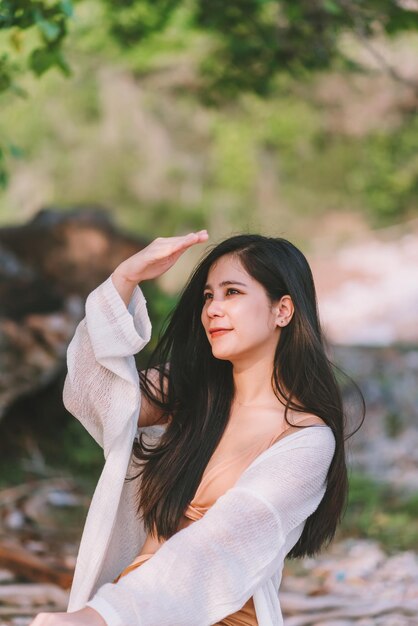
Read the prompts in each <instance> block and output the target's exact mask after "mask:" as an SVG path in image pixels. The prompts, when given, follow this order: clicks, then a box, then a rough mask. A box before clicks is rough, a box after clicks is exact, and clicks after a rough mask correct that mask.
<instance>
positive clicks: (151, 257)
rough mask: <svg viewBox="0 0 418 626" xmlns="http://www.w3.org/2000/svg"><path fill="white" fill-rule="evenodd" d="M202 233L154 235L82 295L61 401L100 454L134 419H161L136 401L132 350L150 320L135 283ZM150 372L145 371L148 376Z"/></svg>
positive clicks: (130, 432)
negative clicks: (82, 306)
mask: <svg viewBox="0 0 418 626" xmlns="http://www.w3.org/2000/svg"><path fill="white" fill-rule="evenodd" d="M207 237H208V235H207V233H206V231H200V232H199V233H190V234H189V235H185V236H183V237H165V238H164V237H159V238H157V239H155V240H154V241H153V242H151V244H149V246H147V247H146V248H144V249H143V250H141V251H140V252H138V253H136V254H134V255H133V256H131V257H129V258H128V259H126V260H125V261H123V262H122V263H121V264H120V265H119V266H118V267H117V268H116V270H115V271H114V272H113V274H112V276H110V277H109V278H108V279H107V280H106V281H104V283H102V284H101V285H99V287H97V288H96V289H95V290H94V291H92V292H91V293H90V295H89V296H88V298H87V301H86V315H85V318H84V319H83V320H82V321H81V322H80V324H79V325H78V327H77V329H76V332H75V335H74V337H73V339H72V341H71V343H70V345H69V347H68V351H67V364H68V374H67V377H66V380H65V383H64V391H63V400H64V405H65V406H66V408H67V409H68V410H69V411H70V412H71V413H72V414H73V415H74V416H75V417H77V419H79V420H80V422H81V423H82V424H83V425H84V427H85V428H86V429H87V431H88V432H89V433H90V434H91V435H92V437H93V438H94V439H95V440H96V441H97V443H98V444H99V445H100V446H101V447H102V448H103V449H104V453H105V457H107V454H108V452H109V450H110V448H111V447H112V445H113V443H114V442H115V441H116V440H117V439H118V437H119V436H120V435H121V433H122V432H124V436H129V437H131V436H134V434H135V432H136V427H137V425H138V419H139V422H140V425H141V426H145V425H151V424H154V423H156V422H158V421H159V419H160V418H161V414H159V413H158V409H157V407H155V405H154V404H153V403H151V402H150V401H148V400H147V399H145V398H144V400H143V403H141V394H140V387H139V377H138V372H137V369H136V364H135V359H134V355H135V354H136V353H137V352H139V351H140V350H141V349H142V348H143V347H144V346H145V345H146V344H147V343H148V341H149V340H150V337H151V323H150V320H149V317H148V313H147V309H146V300H145V298H144V296H143V293H142V291H141V289H140V288H139V287H138V283H140V282H141V281H142V280H149V279H152V278H156V277H157V276H160V275H161V274H163V273H164V272H165V271H167V270H168V269H169V268H170V267H171V266H172V265H173V264H174V263H175V262H176V260H177V259H178V258H179V256H180V255H181V254H182V253H183V252H184V251H185V250H187V249H188V248H189V247H191V246H192V245H194V244H196V243H201V242H203V241H205V240H206V239H207ZM153 376H155V372H154V373H153V371H152V370H151V371H150V377H151V381H152V379H153ZM144 396H145V394H144ZM160 423H161V422H160Z"/></svg>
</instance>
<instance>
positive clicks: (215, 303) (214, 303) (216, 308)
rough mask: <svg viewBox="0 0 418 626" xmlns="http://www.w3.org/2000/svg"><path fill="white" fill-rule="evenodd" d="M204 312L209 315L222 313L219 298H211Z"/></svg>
mask: <svg viewBox="0 0 418 626" xmlns="http://www.w3.org/2000/svg"><path fill="white" fill-rule="evenodd" d="M206 312H207V314H208V315H209V317H213V316H214V315H223V303H222V302H221V301H219V300H215V298H212V300H211V301H210V302H209V304H208V306H207V308H206Z"/></svg>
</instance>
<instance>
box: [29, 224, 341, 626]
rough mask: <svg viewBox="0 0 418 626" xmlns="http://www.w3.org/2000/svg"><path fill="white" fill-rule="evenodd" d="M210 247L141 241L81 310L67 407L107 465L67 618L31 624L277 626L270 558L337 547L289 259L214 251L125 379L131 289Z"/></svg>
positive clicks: (316, 399)
mask: <svg viewBox="0 0 418 626" xmlns="http://www.w3.org/2000/svg"><path fill="white" fill-rule="evenodd" d="M207 238H208V235H207V232H206V231H199V232H197V233H190V234H189V235H186V236H184V237H168V238H158V239H156V240H154V241H153V242H152V243H151V244H150V245H149V246H148V247H146V248H145V249H144V250H142V251H140V252H138V253H137V254H135V255H133V256H132V257H130V258H129V259H127V260H126V261H124V262H123V263H121V264H120V265H119V266H118V268H116V270H115V271H114V272H113V274H112V276H111V277H109V278H108V279H107V280H106V281H105V282H104V283H103V284H102V285H100V286H99V287H98V288H97V289H96V290H95V291H93V292H92V293H91V294H90V296H89V297H88V299H87V302H86V317H85V318H84V320H82V322H80V325H79V327H78V328H77V330H76V333H75V336H74V338H73V340H72V342H71V344H70V346H69V349H68V376H67V379H66V382H65V387H64V401H65V404H66V406H67V408H68V409H69V410H70V411H71V412H72V413H73V414H74V415H75V416H76V417H77V418H78V419H80V421H81V422H82V423H83V424H84V425H85V427H86V428H87V429H88V431H89V432H90V433H91V435H92V436H93V437H94V438H95V439H96V441H97V442H98V443H100V445H101V446H102V447H103V450H104V454H105V458H106V463H105V466H104V469H103V473H102V476H101V477H100V480H99V483H98V486H97V488H96V491H95V494H94V497H93V500H92V504H91V507H90V510H89V514H88V517H87V521H86V526H85V529H84V532H83V538H82V542H81V546H80V552H79V556H78V560H77V567H76V572H75V577H74V582H73V586H72V590H71V597H70V603H69V611H71V612H70V613H57V614H45V613H43V614H40V615H38V616H37V618H36V619H35V620H34V622H33V626H40V625H41V624H42V625H45V624H48V625H49V624H52V625H53V626H59V625H61V624H74V625H78V624H80V625H81V624H89V625H95V624H97V625H98V626H104V625H107V626H119V625H120V626H122V625H123V626H128V625H129V626H131V625H138V626H154V625H155V626H157V625H158V626H170V625H171V626H188V625H190V626H203V625H205V626H208V625H209V624H218V626H256V625H257V624H258V625H259V626H274V625H280V624H282V623H283V622H282V617H281V611H280V604H279V599H278V593H277V592H278V588H279V585H280V580H281V574H282V569H283V562H284V558H285V557H286V556H289V557H301V556H307V555H314V554H315V553H317V552H318V551H319V549H320V548H321V547H322V546H324V545H326V544H327V543H329V542H330V541H331V539H332V538H333V536H334V534H335V530H336V527H337V525H338V522H339V520H340V518H341V515H342V511H343V508H344V504H345V502H346V496H347V471H346V464H345V454H344V414H343V408H342V402H341V397H340V392H339V389H338V386H337V384H336V380H335V377H334V374H333V371H332V367H331V364H330V363H329V361H328V359H327V357H326V355H325V351H324V346H323V341H322V337H321V330H320V326H319V321H318V314H317V307H316V296H315V288H314V283H313V279H312V274H311V271H310V268H309V265H308V263H307V261H306V259H305V257H304V256H303V254H302V253H301V252H300V251H299V250H298V249H297V248H295V246H293V245H292V244H291V243H289V242H288V241H286V240H284V239H275V238H269V237H263V236H261V235H238V236H234V237H231V238H229V239H227V240H225V241H223V242H221V243H220V244H219V245H217V246H215V247H214V248H213V249H212V250H210V251H209V253H208V254H207V255H206V256H205V257H204V258H203V260H202V261H201V262H200V263H199V265H198V266H197V268H196V269H195V271H194V272H193V274H192V276H191V278H190V280H189V282H188V284H187V285H186V287H185V289H184V290H183V292H182V295H181V297H180V300H179V303H178V305H177V306H176V308H175V310H174V311H173V313H172V315H171V317H170V320H169V323H168V326H167V328H166V329H165V331H164V333H163V334H162V336H161V338H160V340H159V342H158V345H157V348H156V350H155V351H154V353H153V355H152V356H151V360H150V361H151V363H152V364H153V367H151V366H150V367H148V368H147V369H146V370H145V371H143V372H140V373H139V377H138V373H137V371H136V367H135V361H134V357H133V355H134V354H135V353H137V352H138V351H139V350H141V349H142V347H143V346H144V345H145V344H146V343H147V342H148V341H149V339H150V336H151V325H150V322H149V318H148V315H147V312H146V306H145V305H146V302H145V299H144V297H143V295H142V292H141V291H140V289H139V287H138V283H141V282H142V281H144V280H149V279H152V278H156V277H158V276H160V275H161V274H163V273H164V272H165V271H167V270H168V269H169V268H170V267H171V266H172V265H173V264H174V263H175V262H176V260H177V259H178V258H179V256H180V255H181V254H182V253H183V252H184V251H185V250H186V249H188V248H189V247H191V246H192V245H195V244H198V243H202V242H204V241H206V240H207ZM141 396H142V402H141ZM138 412H139V419H138ZM155 425H159V427H160V429H161V428H162V429H163V432H162V434H161V432H160V433H159V434H157V435H155V436H154V438H152V437H150V433H149V431H152V430H153V427H155ZM138 427H139V429H140V436H139V438H138V439H137V440H136V441H135V442H134V438H135V435H136V434H137V428H138ZM150 427H151V428H150ZM147 431H148V436H149V437H150V440H149V442H148V444H147V443H146V442H145V440H144V435H145V434H146V432H147ZM154 431H155V428H154ZM133 442H134V443H133ZM132 444H133V445H132ZM132 451H133V454H132ZM135 470H136V472H135ZM135 495H136V496H137V499H136V498H135Z"/></svg>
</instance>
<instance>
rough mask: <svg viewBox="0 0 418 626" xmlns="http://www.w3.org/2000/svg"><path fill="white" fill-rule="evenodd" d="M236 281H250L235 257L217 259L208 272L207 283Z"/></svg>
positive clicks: (228, 256)
mask: <svg viewBox="0 0 418 626" xmlns="http://www.w3.org/2000/svg"><path fill="white" fill-rule="evenodd" d="M234 279H236V280H238V281H243V280H244V279H246V280H250V279H251V276H250V275H249V274H248V272H247V270H246V269H245V268H244V266H243V265H242V263H241V261H240V259H239V258H238V257H237V256H236V255H230V254H228V255H225V256H222V257H221V258H220V259H217V261H215V263H213V264H212V265H211V267H210V268H209V272H208V282H211V280H215V281H218V280H219V281H220V280H228V281H232V280H234Z"/></svg>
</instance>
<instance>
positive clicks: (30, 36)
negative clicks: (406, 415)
mask: <svg viewBox="0 0 418 626" xmlns="http://www.w3.org/2000/svg"><path fill="white" fill-rule="evenodd" d="M88 1H89V0H0V94H1V93H2V95H6V94H8V95H13V94H14V95H17V96H24V95H25V92H24V90H23V89H22V87H21V86H20V85H19V77H20V76H22V75H24V74H25V73H31V74H33V75H35V76H37V77H39V76H42V74H44V73H45V72H46V71H48V70H49V69H50V68H53V67H55V68H58V69H59V70H60V71H61V72H63V73H64V74H65V75H69V74H70V73H71V68H70V63H69V62H68V60H67V58H66V47H65V43H66V39H67V37H68V31H69V27H70V25H71V22H72V20H73V19H74V17H77V9H78V7H79V6H80V5H83V4H85V3H86V2H88ZM97 2H99V3H101V6H102V7H103V9H104V19H105V21H106V24H105V26H106V28H107V30H108V32H109V34H110V35H111V37H112V38H113V39H114V40H115V41H116V42H117V43H118V44H119V45H120V46H121V47H123V49H125V50H126V49H134V50H135V49H136V48H138V50H140V49H141V46H142V45H143V44H144V42H145V41H146V40H147V39H148V38H151V37H153V36H155V35H156V34H162V35H164V33H165V32H166V29H168V28H169V27H170V24H172V22H173V20H175V19H176V16H177V15H178V14H179V12H182V15H183V22H182V23H183V25H184V37H185V39H187V37H188V34H190V33H199V34H202V35H204V36H205V37H206V41H207V46H206V48H205V54H204V55H202V58H201V59H199V62H200V66H199V67H200V70H199V81H198V82H199V93H200V94H201V96H202V97H204V98H205V100H206V101H207V102H208V103H214V102H219V101H229V100H231V99H232V98H235V97H236V96H237V95H238V94H240V93H242V92H245V91H249V92H255V93H257V94H259V95H268V94H269V93H270V92H271V90H272V88H273V86H274V84H275V78H276V77H277V75H278V74H280V73H285V74H287V75H289V74H290V75H293V76H298V77H303V76H307V75H309V74H310V73H312V72H314V71H320V70H325V69H327V68H329V67H330V66H331V65H333V64H334V65H335V64H336V63H338V64H340V67H347V68H353V67H354V64H353V61H352V60H350V59H348V58H346V57H345V56H344V54H343V52H342V50H341V47H340V45H339V44H340V40H341V35H342V34H345V33H351V34H353V35H354V36H355V37H357V38H358V39H359V40H362V41H363V42H365V41H368V40H369V39H371V38H372V37H373V36H374V35H375V34H376V33H379V34H381V33H386V34H387V35H389V36H391V35H394V34H396V33H398V32H401V31H408V30H416V29H417V28H418V10H414V5H413V3H411V2H402V1H401V0H398V1H396V0H368V1H367V2H365V1H364V0H228V2H225V1H224V0H222V1H221V0H211V1H210V2H208V1H207V0H97ZM184 16H186V17H185V18H184ZM186 45H187V42H186ZM8 152H9V153H12V154H15V155H16V154H17V149H16V148H15V147H14V146H12V145H9V146H5V145H4V142H3V145H2V143H1V141H0V164H1V162H2V159H3V160H4V158H5V156H6V155H7V153H8ZM0 176H1V174H0ZM1 180H2V182H3V183H5V176H4V171H3V178H2V179H0V182H1Z"/></svg>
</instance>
